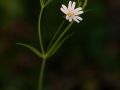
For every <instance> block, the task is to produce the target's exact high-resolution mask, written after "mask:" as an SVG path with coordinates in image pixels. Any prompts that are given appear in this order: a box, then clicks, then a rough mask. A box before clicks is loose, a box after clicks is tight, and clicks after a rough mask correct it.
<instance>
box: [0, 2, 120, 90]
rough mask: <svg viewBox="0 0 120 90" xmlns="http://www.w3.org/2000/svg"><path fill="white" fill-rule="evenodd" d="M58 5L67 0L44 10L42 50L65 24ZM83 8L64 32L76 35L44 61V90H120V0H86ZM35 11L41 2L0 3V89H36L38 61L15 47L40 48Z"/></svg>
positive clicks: (22, 48)
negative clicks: (76, 21) (58, 28)
mask: <svg viewBox="0 0 120 90" xmlns="http://www.w3.org/2000/svg"><path fill="white" fill-rule="evenodd" d="M62 3H64V4H67V3H68V0H53V2H52V3H51V4H50V5H49V6H48V7H46V8H45V11H44V14H43V19H42V35H43V41H44V45H45V46H47V45H48V43H49V42H50V39H51V37H52V35H53V34H54V32H55V31H56V29H57V27H58V26H59V24H60V22H61V21H62V20H64V15H63V13H62V12H61V11H60V7H61V4H62ZM85 10H87V12H86V13H84V14H83V15H82V17H83V19H84V20H83V21H82V22H81V23H80V24H77V23H74V25H73V26H72V27H71V28H70V30H69V32H68V33H74V35H73V36H72V37H70V38H69V39H68V40H67V41H66V42H65V43H64V45H63V46H62V47H61V48H60V50H59V51H58V52H57V53H56V54H55V55H54V56H53V57H51V58H49V59H48V60H47V63H46V69H45V77H44V78H45V79H44V88H45V89H44V90H120V72H119V71H120V70H119V69H120V61H119V60H120V43H119V41H120V0H88V5H87V7H86V9H85ZM39 11H40V5H39V0H0V90H37V86H38V85H37V82H38V77H39V71H40V65H41V59H40V58H38V57H37V56H36V55H35V54H34V53H33V52H31V51H29V50H28V49H26V48H24V47H21V46H18V45H16V44H15V43H16V42H23V43H27V44H30V45H33V46H35V47H36V48H38V49H39V48H40V47H39V43H38V33H37V22H38V15H39ZM67 24H68V22H67V21H66V25H67Z"/></svg>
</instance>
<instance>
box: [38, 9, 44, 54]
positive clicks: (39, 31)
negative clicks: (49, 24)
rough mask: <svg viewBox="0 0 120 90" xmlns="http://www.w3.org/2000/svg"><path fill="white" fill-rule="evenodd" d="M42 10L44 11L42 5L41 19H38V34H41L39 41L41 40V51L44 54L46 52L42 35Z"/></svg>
mask: <svg viewBox="0 0 120 90" xmlns="http://www.w3.org/2000/svg"><path fill="white" fill-rule="evenodd" d="M42 12H43V8H42V7H41V10H40V15H39V20H38V34H39V42H40V47H41V51H42V54H43V55H44V54H45V52H44V48H43V42H42V36H41V17H42Z"/></svg>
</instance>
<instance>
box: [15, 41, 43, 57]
mask: <svg viewBox="0 0 120 90" xmlns="http://www.w3.org/2000/svg"><path fill="white" fill-rule="evenodd" d="M16 44H17V45H20V46H23V47H26V48H28V49H29V50H31V51H32V52H34V53H35V54H36V55H37V56H39V57H40V58H42V57H43V55H42V54H41V52H40V51H38V50H37V49H36V48H34V47H33V46H31V45H28V44H23V43H16Z"/></svg>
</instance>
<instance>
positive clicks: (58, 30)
mask: <svg viewBox="0 0 120 90" xmlns="http://www.w3.org/2000/svg"><path fill="white" fill-rule="evenodd" d="M64 23H65V20H63V21H62V23H61V24H60V26H59V28H58V29H57V31H56V32H55V34H54V35H53V37H52V40H51V41H50V44H49V45H48V49H49V48H50V47H51V45H52V43H53V42H54V40H55V38H56V37H57V35H58V33H59V32H60V30H61V28H62V26H63V24H64ZM48 49H47V50H48Z"/></svg>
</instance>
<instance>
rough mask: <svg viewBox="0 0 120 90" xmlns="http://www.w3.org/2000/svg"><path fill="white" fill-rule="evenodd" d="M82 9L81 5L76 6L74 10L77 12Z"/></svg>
mask: <svg viewBox="0 0 120 90" xmlns="http://www.w3.org/2000/svg"><path fill="white" fill-rule="evenodd" d="M80 10H82V8H81V7H79V8H76V9H75V10H74V11H75V12H78V11H80Z"/></svg>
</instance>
